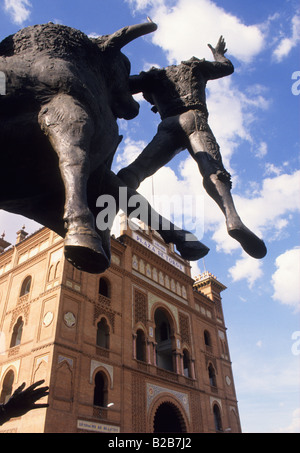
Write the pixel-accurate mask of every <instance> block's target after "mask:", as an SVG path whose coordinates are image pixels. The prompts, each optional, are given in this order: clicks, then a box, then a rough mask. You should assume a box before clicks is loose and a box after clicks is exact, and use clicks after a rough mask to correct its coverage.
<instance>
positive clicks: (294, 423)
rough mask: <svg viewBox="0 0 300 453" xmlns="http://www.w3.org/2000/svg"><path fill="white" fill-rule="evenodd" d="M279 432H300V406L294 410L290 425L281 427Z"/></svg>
mask: <svg viewBox="0 0 300 453" xmlns="http://www.w3.org/2000/svg"><path fill="white" fill-rule="evenodd" d="M279 432H281V433H290V434H292V433H300V408H298V409H295V410H294V411H293V413H292V417H291V423H290V425H289V426H287V427H286V428H282V429H280V430H279Z"/></svg>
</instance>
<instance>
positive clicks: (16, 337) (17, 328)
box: [10, 317, 24, 348]
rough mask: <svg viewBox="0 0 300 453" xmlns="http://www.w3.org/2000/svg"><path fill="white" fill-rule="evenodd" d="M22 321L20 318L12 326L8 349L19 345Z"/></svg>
mask: <svg viewBox="0 0 300 453" xmlns="http://www.w3.org/2000/svg"><path fill="white" fill-rule="evenodd" d="M23 325H24V322H23V319H22V318H21V317H20V318H18V321H17V322H16V324H15V325H14V329H13V333H12V336H11V341H10V348H13V347H14V346H18V345H19V344H20V343H21V338H22V333H23Z"/></svg>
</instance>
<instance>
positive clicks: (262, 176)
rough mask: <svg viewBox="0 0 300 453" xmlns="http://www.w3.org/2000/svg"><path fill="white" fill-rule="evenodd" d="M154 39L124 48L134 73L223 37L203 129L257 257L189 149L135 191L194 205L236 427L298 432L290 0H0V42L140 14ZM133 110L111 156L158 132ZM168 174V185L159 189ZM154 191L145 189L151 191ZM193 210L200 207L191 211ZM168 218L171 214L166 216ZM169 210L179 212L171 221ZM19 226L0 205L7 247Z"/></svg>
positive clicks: (107, 29) (299, 293)
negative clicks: (219, 307) (223, 54)
mask: <svg viewBox="0 0 300 453" xmlns="http://www.w3.org/2000/svg"><path fill="white" fill-rule="evenodd" d="M147 15H150V17H152V19H153V20H154V21H155V22H156V23H157V24H158V26H159V28H158V30H157V32H155V33H154V34H153V35H151V36H150V35H149V36H147V37H144V38H140V39H139V40H136V41H135V42H133V43H131V44H129V45H128V46H127V47H126V48H124V50H123V51H124V53H125V54H126V55H127V56H128V57H129V58H130V60H131V63H132V74H136V73H139V72H140V71H141V70H147V69H149V68H150V67H151V66H153V65H156V66H160V67H163V66H167V65H169V64H176V63H179V62H180V61H181V60H187V59H189V58H190V57H191V56H193V55H194V56H197V57H198V58H203V57H205V58H206V59H212V56H211V53H210V50H209V49H208V47H207V43H211V44H212V45H215V44H216V42H217V40H218V38H219V36H220V35H223V36H224V38H225V40H226V42H227V47H228V53H227V56H228V58H230V59H231V61H232V62H233V64H234V66H235V72H234V74H233V75H232V76H230V77H227V78H224V79H222V80H219V81H212V82H209V84H208V87H207V104H208V109H209V112H210V117H209V124H210V126H211V128H212V130H213V132H214V134H215V136H216V138H217V140H218V142H219V144H220V146H221V152H222V155H223V161H224V164H225V167H226V168H227V170H228V171H230V172H231V174H232V179H233V190H232V193H233V196H234V200H235V203H236V206H237V209H238V211H239V214H240V215H241V217H242V219H243V220H244V222H245V223H246V224H247V225H248V226H249V227H250V228H251V229H253V230H254V231H255V232H256V233H257V234H258V235H259V236H261V237H263V239H264V240H265V242H266V245H267V247H268V255H267V256H266V257H265V258H264V259H263V260H255V259H253V258H250V257H248V256H247V255H246V254H245V253H244V252H243V251H242V250H241V248H240V247H239V245H238V243H236V242H235V241H234V240H233V239H231V238H230V237H228V235H227V234H226V230H225V224H224V218H223V215H222V214H221V212H220V211H219V209H218V208H217V207H216V205H215V203H214V202H213V201H212V200H211V199H210V198H209V197H208V196H207V195H206V193H205V192H204V190H203V188H202V181H201V178H200V176H199V174H198V170H197V168H196V165H195V163H194V162H193V161H192V159H191V158H190V157H189V155H188V153H187V152H186V151H184V152H182V153H180V154H179V155H177V156H176V158H175V159H174V160H173V161H172V162H170V164H169V165H168V166H166V167H165V168H163V169H160V170H159V171H158V172H157V173H156V174H155V176H154V177H153V181H152V180H151V179H150V180H148V181H147V180H146V181H145V182H144V183H143V184H142V185H141V187H140V191H141V192H142V193H143V194H144V195H146V196H147V197H148V198H149V199H150V200H153V201H154V202H155V205H156V207H157V209H158V210H159V208H160V206H159V201H160V200H159V196H160V195H161V194H166V195H168V196H170V197H171V196H172V195H173V194H180V195H181V196H183V194H187V195H192V196H194V197H197V199H198V200H200V204H201V209H200V211H201V218H199V220H198V221H197V223H194V224H193V225H191V226H192V227H194V229H195V232H196V233H197V234H198V235H199V236H201V237H199V239H201V240H202V241H203V242H204V243H205V244H206V245H207V246H208V247H209V248H210V250H211V251H210V253H209V254H208V255H207V257H205V260H200V261H199V262H197V263H193V267H192V272H193V276H195V275H196V274H198V273H199V272H203V271H204V270H208V271H210V272H212V273H213V274H214V275H216V276H217V278H218V279H219V280H220V281H221V282H222V283H223V284H225V285H226V286H227V290H226V291H224V293H223V309H224V315H225V321H226V325H227V327H228V339H229V347H230V352H231V360H232V363H233V372H234V380H235V386H236V392H237V398H238V401H239V411H240V417H241V423H242V428H243V431H244V432H249V433H260V432H262V433H280V432H284V433H292V432H300V392H299V383H300V380H299V355H300V341H299V340H300V325H299V312H300V305H299V301H300V286H299V281H300V278H299V277H300V247H299V246H300V243H299V225H300V224H299V211H300V196H299V195H300V190H299V189H300V169H299V139H300V137H299V100H300V84H299V83H297V80H299V79H300V61H299V47H300V8H299V4H298V2H297V1H294V0H263V1H261V0H259V1H258V0H253V1H252V2H243V1H241V0H214V1H209V0H123V1H121V0H84V1H83V0H51V1H48V0H30V1H29V0H0V39H3V38H4V37H5V36H7V35H9V34H12V33H15V32H16V31H17V30H18V29H20V28H22V27H24V26H28V25H33V24H36V23H43V22H48V21H53V22H58V23H62V24H64V25H68V26H71V27H75V28H78V29H80V30H81V31H83V32H85V33H86V34H88V35H89V34H90V35H91V34H97V35H99V34H108V33H111V32H113V31H115V30H117V29H119V28H121V27H123V26H125V25H129V24H133V23H139V22H143V21H145V18H146V16H147ZM138 99H139V101H140V105H141V110H140V115H139V116H138V117H137V118H136V119H134V120H131V121H129V122H126V121H120V122H119V125H120V131H121V133H122V134H123V136H124V139H123V142H122V143H121V145H120V147H119V150H118V152H117V154H116V158H115V161H114V169H115V170H116V171H117V170H118V169H120V168H121V167H123V166H125V165H126V164H128V163H129V162H130V161H131V160H132V159H133V158H134V157H136V156H137V155H138V153H139V152H140V151H141V150H142V149H143V147H144V146H145V145H146V144H147V143H148V142H149V141H150V140H151V139H152V137H153V135H154V134H155V133H156V128H157V125H158V124H159V118H158V116H157V115H154V114H153V113H152V112H151V111H150V106H149V105H148V104H147V103H146V102H145V101H144V100H143V99H142V98H141V96H138ZM166 181H167V184H166ZM152 183H153V187H154V196H153V190H152ZM200 211H199V212H200ZM174 216H175V219H176V218H179V217H180V214H179V217H178V213H176V212H175V213H174ZM176 216H177V217H176ZM23 224H25V226H26V231H28V232H29V233H31V232H33V231H35V230H36V228H37V225H36V224H35V223H34V222H32V221H29V220H27V219H25V220H24V218H20V217H19V216H12V215H11V214H7V213H5V212H3V211H0V233H1V234H2V231H5V233H6V236H5V237H6V239H7V240H8V241H10V242H12V243H14V242H15V237H16V234H15V233H16V231H17V230H18V229H20V228H21V227H22V226H23Z"/></svg>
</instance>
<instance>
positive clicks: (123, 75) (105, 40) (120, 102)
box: [93, 18, 157, 120]
mask: <svg viewBox="0 0 300 453" xmlns="http://www.w3.org/2000/svg"><path fill="white" fill-rule="evenodd" d="M156 29H157V25H156V24H155V23H154V22H152V20H151V19H149V18H148V22H146V23H143V24H137V25H130V26H127V27H123V28H121V29H120V30H118V31H116V32H115V33H113V34H111V35H106V36H101V37H99V38H96V39H94V40H93V41H95V42H96V43H97V45H98V47H99V49H100V50H101V52H103V55H106V56H107V57H108V58H109V60H110V62H109V65H108V66H109V67H110V71H111V74H108V76H109V89H110V93H111V101H110V103H111V105H110V106H111V109H112V111H113V113H114V115H115V116H116V117H117V118H124V119H126V120H131V119H133V118H135V117H136V116H137V115H138V113H139V108H140V106H139V104H138V103H137V102H136V101H135V100H134V99H133V97H132V94H131V92H130V88H129V75H130V61H129V60H128V58H127V57H126V56H125V55H124V54H122V52H121V49H122V47H124V46H126V44H128V43H130V42H131V41H133V40H134V39H137V38H139V37H140V36H143V35H146V34H148V33H152V32H153V31H155V30H156Z"/></svg>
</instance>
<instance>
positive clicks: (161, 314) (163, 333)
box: [154, 308, 174, 371]
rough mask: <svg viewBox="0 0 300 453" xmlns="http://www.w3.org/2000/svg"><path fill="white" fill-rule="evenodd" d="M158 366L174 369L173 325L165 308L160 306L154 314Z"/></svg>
mask: <svg viewBox="0 0 300 453" xmlns="http://www.w3.org/2000/svg"><path fill="white" fill-rule="evenodd" d="M154 321H155V341H156V343H157V345H156V362H157V366H159V367H160V368H164V369H165V370H169V371H174V360H173V351H172V350H173V347H172V338H171V325H170V322H169V319H168V316H167V314H166V313H165V311H164V310H161V309H160V308H158V309H157V310H156V312H155V315H154Z"/></svg>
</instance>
